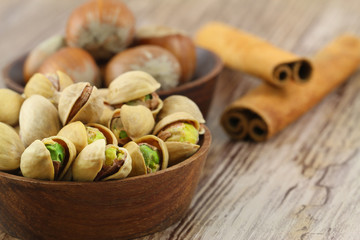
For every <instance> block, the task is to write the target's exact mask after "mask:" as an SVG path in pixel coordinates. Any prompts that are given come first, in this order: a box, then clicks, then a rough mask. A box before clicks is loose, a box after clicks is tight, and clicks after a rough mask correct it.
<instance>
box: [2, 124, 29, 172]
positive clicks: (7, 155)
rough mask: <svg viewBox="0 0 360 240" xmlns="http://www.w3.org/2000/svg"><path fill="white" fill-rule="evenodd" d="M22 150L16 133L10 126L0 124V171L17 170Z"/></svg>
mask: <svg viewBox="0 0 360 240" xmlns="http://www.w3.org/2000/svg"><path fill="white" fill-rule="evenodd" d="M24 149H25V148H24V145H23V144H22V142H21V140H20V137H19V135H18V134H17V133H16V131H15V130H14V129H13V128H12V127H11V126H9V125H7V124H5V123H2V122H0V170H1V171H11V170H15V169H17V168H19V166H20V157H21V154H22V153H23V151H24Z"/></svg>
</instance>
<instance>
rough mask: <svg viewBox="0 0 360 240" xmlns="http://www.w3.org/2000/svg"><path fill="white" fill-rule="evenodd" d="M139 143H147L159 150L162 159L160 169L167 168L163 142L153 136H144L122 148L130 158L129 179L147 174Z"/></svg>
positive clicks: (167, 157)
mask: <svg viewBox="0 0 360 240" xmlns="http://www.w3.org/2000/svg"><path fill="white" fill-rule="evenodd" d="M140 143H147V144H149V145H151V146H155V147H156V148H158V149H160V151H161V157H162V159H161V169H165V168H167V166H168V161H169V153H168V150H167V147H166V145H165V143H164V141H163V140H161V139H160V138H158V137H156V136H154V135H146V136H143V137H141V138H139V139H137V140H135V141H131V142H129V143H127V144H126V145H125V146H124V148H126V149H127V150H128V152H129V154H130V156H131V158H132V170H131V172H130V174H129V177H132V176H138V175H143V174H147V170H146V165H145V160H144V157H143V155H142V153H141V151H140V147H139V145H138V144H140ZM161 169H160V170H161Z"/></svg>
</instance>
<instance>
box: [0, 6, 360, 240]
mask: <svg viewBox="0 0 360 240" xmlns="http://www.w3.org/2000/svg"><path fill="white" fill-rule="evenodd" d="M81 2H85V1H84V0H81V1H56V0H51V1H44V0H28V1H22V0H1V1H0V53H1V57H0V68H3V67H4V66H5V65H6V64H7V63H8V62H10V61H12V60H13V59H14V58H16V57H18V56H19V55H21V54H22V53H24V52H26V51H28V50H30V49H32V48H33V47H34V46H36V45H37V44H38V43H39V42H41V41H42V40H44V39H45V38H46V37H49V36H51V35H53V34H55V33H63V32H64V26H65V23H66V19H67V17H68V16H69V14H70V12H71V10H72V9H73V8H74V7H75V6H78V5H80V4H81ZM125 2H126V4H127V5H128V6H129V7H130V8H131V9H132V11H133V12H134V14H135V16H136V18H137V25H138V26H141V25H144V24H167V25H170V26H173V27H176V28H180V29H183V30H186V31H188V32H189V33H190V34H192V35H193V34H194V33H195V32H196V31H197V29H198V28H200V27H201V26H202V25H203V24H205V23H206V22H208V21H210V20H220V21H223V22H226V23H229V24H231V25H233V26H236V27H238V28H241V29H243V30H246V31H249V32H251V33H253V34H256V35H258V36H260V37H262V38H265V39H266V40H268V41H269V42H271V43H273V44H274V45H276V46H280V47H282V48H284V49H285V50H288V51H292V52H294V53H296V54H298V55H302V56H308V57H311V56H312V54H314V53H315V52H316V51H317V50H318V49H320V48H321V47H322V46H324V45H325V44H326V43H327V42H329V41H330V40H331V39H333V38H335V37H336V36H338V35H339V34H341V33H344V32H351V33H355V34H357V35H359V36H360V1H358V0H346V1H343V0H301V1H298V0H257V1H254V0H228V1H221V0H172V1H165V0H152V1H143V0H126V1H125ZM214 37H215V36H214ZM259 83H260V81H259V80H258V79H256V78H254V77H251V76H247V75H245V74H243V73H240V72H236V71H233V70H229V69H224V71H223V72H222V74H221V75H220V79H219V81H218V85H217V89H216V93H215V96H214V99H213V102H212V107H211V111H210V114H209V116H208V119H207V120H208V122H207V124H208V126H209V127H210V129H211V131H212V135H213V144H212V147H211V150H210V153H209V157H208V159H207V162H206V165H205V168H204V171H203V176H202V179H201V181H200V184H199V187H198V189H197V192H196V195H195V197H194V199H193V201H192V204H191V207H190V209H189V211H188V213H187V215H186V216H185V217H184V218H183V219H182V220H181V221H179V222H178V223H176V224H174V225H173V226H171V227H169V228H168V229H166V230H165V231H163V232H159V233H156V234H154V235H151V236H147V237H144V238H143V239H147V240H150V239H173V240H175V239H204V240H206V239H234V240H235V239H360V226H359V225H360V201H359V199H360V151H359V150H360V94H359V93H360V72H359V71H358V72H357V73H356V74H355V75H353V76H352V77H351V78H350V79H349V80H348V81H347V82H346V83H345V84H343V85H342V86H341V87H340V88H338V89H337V90H336V91H334V92H332V93H331V94H330V95H329V96H327V97H326V98H325V99H324V100H323V101H322V102H321V103H320V104H319V105H318V106H316V107H315V108H314V109H312V110H311V111H309V112H308V113H307V114H305V115H304V116H303V117H301V118H300V119H298V121H296V122H295V123H293V124H292V125H290V126H289V127H287V128H286V129H285V130H284V131H282V132H280V133H279V134H278V135H276V136H275V137H274V138H272V139H270V140H269V141H267V142H264V143H249V142H232V141H230V140H229V139H228V137H227V136H226V134H225V133H224V131H223V130H222V128H221V127H220V125H219V117H220V114H221V113H222V111H223V110H224V108H225V106H226V105H228V104H229V103H230V102H232V101H233V100H235V99H237V98H238V97H239V96H241V95H243V94H244V93H245V92H247V91H248V90H249V89H251V88H253V87H255V86H257V85H258V84H259ZM0 87H4V82H3V80H1V81H0ZM0 238H1V239H13V238H12V237H10V236H8V235H7V234H5V233H2V235H0Z"/></svg>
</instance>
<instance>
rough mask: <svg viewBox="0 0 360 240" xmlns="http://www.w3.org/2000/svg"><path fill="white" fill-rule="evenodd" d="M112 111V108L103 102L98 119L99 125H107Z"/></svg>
mask: <svg viewBox="0 0 360 240" xmlns="http://www.w3.org/2000/svg"><path fill="white" fill-rule="evenodd" d="M113 112H114V108H113V107H112V106H110V105H108V104H106V103H104V108H103V113H102V114H101V117H100V119H99V121H98V122H99V123H100V124H101V125H104V126H107V125H108V123H109V121H110V119H111V117H112V115H113Z"/></svg>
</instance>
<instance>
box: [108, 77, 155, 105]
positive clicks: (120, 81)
mask: <svg viewBox="0 0 360 240" xmlns="http://www.w3.org/2000/svg"><path fill="white" fill-rule="evenodd" d="M160 86H161V85H160V83H158V82H157V81H156V80H155V78H153V77H152V76H151V75H150V74H148V73H146V72H143V71H129V72H126V73H123V74H121V75H119V76H118V77H117V78H116V79H114V81H112V82H111V84H110V86H109V94H108V97H107V99H106V100H107V102H108V103H109V104H110V105H117V104H120V103H126V102H129V101H131V100H134V99H137V98H140V97H143V96H145V95H148V94H151V93H153V92H155V91H156V90H157V89H159V88H160Z"/></svg>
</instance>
